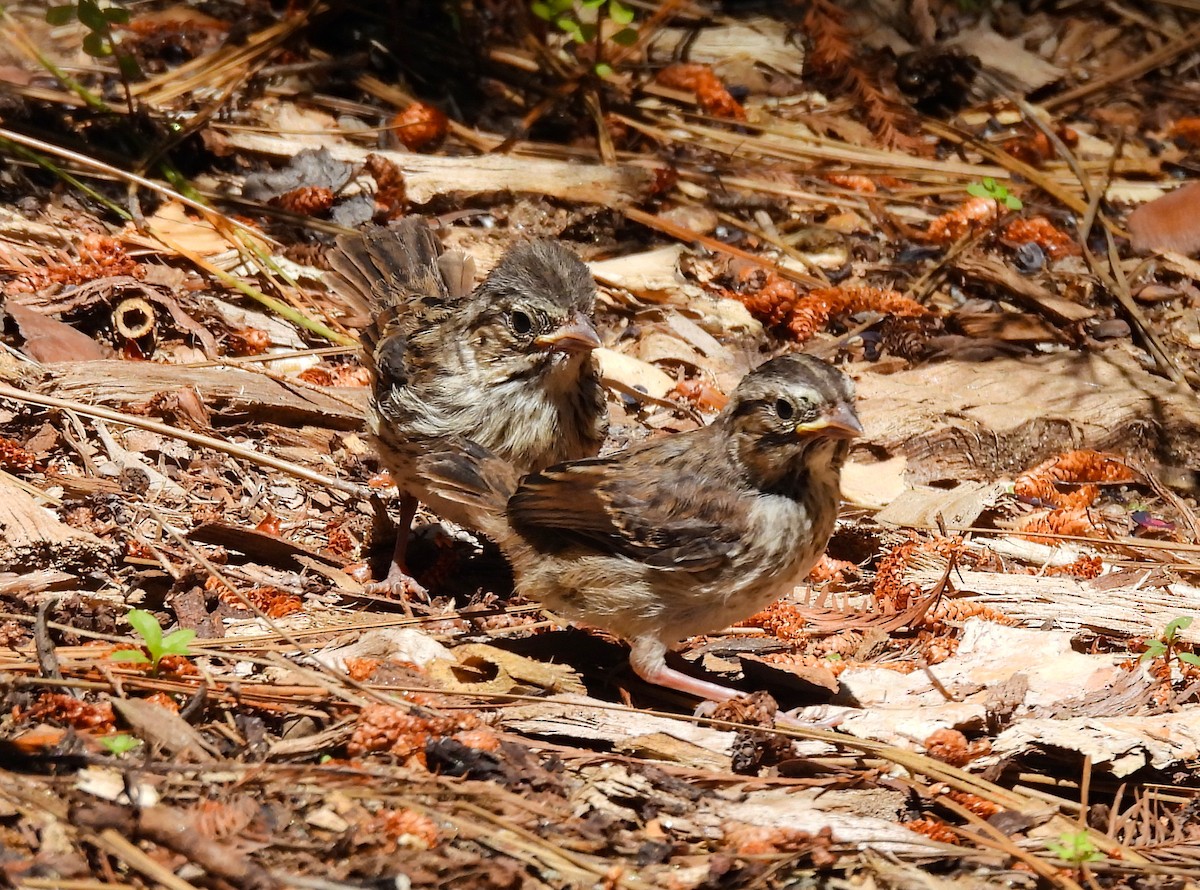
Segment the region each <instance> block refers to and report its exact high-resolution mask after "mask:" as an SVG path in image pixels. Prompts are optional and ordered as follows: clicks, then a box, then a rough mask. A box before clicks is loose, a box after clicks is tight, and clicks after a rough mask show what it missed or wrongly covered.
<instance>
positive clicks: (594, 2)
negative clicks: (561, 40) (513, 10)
mask: <svg viewBox="0 0 1200 890" xmlns="http://www.w3.org/2000/svg"><path fill="white" fill-rule="evenodd" d="M529 11H530V12H532V13H533V14H534V15H535V16H537V17H538V18H539V19H541V20H542V21H544V22H550V24H552V25H554V27H556V28H558V30H560V31H562V32H563V33H564V34H566V35H567V36H568V37H570V38H571V39H572V40H573V41H575V42H576V43H581V44H582V43H592V42H593V41H595V42H596V44H597V46H596V48H597V58H598V59H599V50H600V45H599V35H600V25H601V22H602V21H603V20H604V19H605V18H610V19H612V20H613V21H614V22H616V23H617V24H618V25H621V26H622V27H621V29H620V30H619V31H614V32H613V33H612V34H610V35H609V36H608V38H607V39H608V40H610V41H612V42H613V43H615V44H617V45H618V46H632V45H633V44H635V43H637V39H638V32H637V28H634V27H631V25H632V24H633V10H632V9H630V8H629V7H628V6H626V5H625V4H624V3H621V2H620V0H533V2H531V3H530V4H529ZM593 70H594V71H595V72H596V73H597V74H598V75H600V76H601V77H607V76H608V75H610V74H612V73H613V69H612V66H611V65H609V64H608V63H607V62H605V61H603V60H602V59H600V60H598V61H597V62H596V66H595V68H594V69H593Z"/></svg>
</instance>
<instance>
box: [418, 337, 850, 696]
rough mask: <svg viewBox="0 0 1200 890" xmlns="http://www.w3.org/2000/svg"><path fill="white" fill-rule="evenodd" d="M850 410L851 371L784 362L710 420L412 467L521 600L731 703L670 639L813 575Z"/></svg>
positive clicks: (761, 373)
mask: <svg viewBox="0 0 1200 890" xmlns="http://www.w3.org/2000/svg"><path fill="white" fill-rule="evenodd" d="M853 403H854V389H853V385H852V384H851V382H850V380H849V378H847V377H846V375H845V374H843V373H842V372H841V371H838V370H837V369H835V368H834V367H832V366H831V365H829V364H826V363H825V362H823V361H821V360H819V359H816V358H813V357H812V356H808V355H798V354H797V355H786V356H781V357H779V358H776V359H773V360H771V361H769V362H767V363H765V364H764V365H762V366H760V367H759V368H758V369H757V370H755V371H753V372H752V373H750V374H748V375H747V376H746V377H745V378H744V379H743V380H742V382H741V383H740V384H739V385H738V387H737V390H736V391H735V392H734V394H733V398H732V399H731V401H730V403H729V405H728V406H727V407H726V408H725V410H724V411H723V412H722V413H721V414H720V415H719V416H718V417H717V418H716V419H715V420H714V421H713V423H712V424H711V425H709V426H707V427H704V428H702V429H698V430H694V431H691V432H685V433H680V434H678V435H675V436H671V437H668V438H665V439H658V440H655V441H652V442H649V443H644V444H642V445H640V446H636V447H634V448H630V449H629V450H628V451H625V452H622V453H619V454H615V455H612V456H611V457H607V458H603V459H600V458H594V459H588V460H578V461H572V462H567V463H562V464H558V465H556V466H552V467H549V468H548V469H545V470H542V471H541V472H539V473H535V474H533V475H531V476H527V477H525V478H524V479H521V478H520V472H519V471H518V470H517V469H516V468H514V467H513V466H512V465H511V464H509V463H507V462H506V461H504V460H502V459H500V458H499V457H497V456H496V455H494V454H492V453H490V452H489V451H487V450H486V449H484V448H482V447H480V446H479V445H478V444H475V443H472V442H464V441H460V442H449V441H447V442H445V443H444V444H445V447H443V448H442V449H441V450H440V451H436V452H430V453H428V454H426V455H423V456H422V458H421V459H420V460H419V461H418V464H417V474H418V475H419V476H421V477H422V478H423V479H424V480H425V481H426V484H427V486H428V487H429V488H431V489H434V490H436V491H438V493H439V495H440V496H441V497H443V498H446V499H453V500H457V501H459V502H460V503H461V504H462V505H463V507H464V509H465V510H466V511H467V512H468V513H469V514H470V516H471V522H472V524H473V525H474V526H475V527H477V528H479V529H480V530H481V531H483V533H484V534H486V535H488V536H489V537H491V538H492V539H493V540H495V541H496V542H497V543H498V544H499V545H500V547H501V549H502V550H503V551H504V554H505V556H506V557H507V558H508V560H509V561H510V562H511V563H512V566H513V570H514V574H515V576H516V579H517V589H518V590H519V591H520V592H521V593H522V594H524V595H525V596H528V597H530V598H532V599H535V600H538V601H539V602H541V603H543V604H545V605H546V606H547V607H548V608H549V609H550V610H551V611H552V612H555V613H557V614H559V615H561V616H563V617H565V618H569V619H574V620H578V621H580V622H583V623H586V624H592V625H596V626H598V627H602V628H605V629H607V630H610V631H614V632H616V633H618V634H620V635H622V636H623V637H625V638H626V639H628V640H629V641H630V642H631V644H632V652H631V654H630V661H631V663H632V666H633V669H634V670H635V671H636V672H637V673H638V674H639V675H640V676H641V677H642V678H644V679H645V680H647V681H649V682H651V683H657V684H659V685H662V686H668V687H671V688H674V689H678V690H681V691H684V692H689V693H692V694H694V695H697V696H700V697H702V698H711V699H717V700H725V699H729V698H733V697H735V696H737V695H738V694H739V693H737V692H735V691H734V690H732V689H729V688H726V687H724V686H720V685H717V684H715V683H711V682H707V681H704V680H700V679H696V678H693V677H690V676H688V675H686V674H683V673H681V672H679V671H677V670H674V669H672V668H669V667H667V665H666V662H665V656H666V652H667V647H668V646H669V645H670V644H673V643H675V642H677V641H678V640H680V639H683V638H685V637H689V636H693V635H695V634H700V633H710V632H712V631H714V630H719V629H721V628H723V627H725V626H727V625H728V624H730V623H731V622H734V621H737V620H740V619H742V618H744V617H746V616H747V615H750V614H752V613H754V612H756V611H758V610H759V609H761V608H762V607H764V606H765V605H767V604H768V603H769V602H771V601H772V600H773V599H775V598H776V597H777V596H778V595H779V594H780V593H782V592H784V591H786V590H788V589H790V587H791V586H792V585H794V584H797V583H799V582H801V581H802V580H803V579H804V577H805V575H806V574H807V573H808V571H809V569H810V568H811V567H812V566H813V564H814V563H815V562H816V560H817V559H818V558H819V557H820V555H821V553H822V551H823V550H824V549H825V545H826V543H827V542H828V540H829V536H830V534H831V533H832V532H833V527H834V522H835V520H836V518H837V513H838V503H839V497H840V495H839V482H840V475H841V468H842V463H843V462H844V460H845V458H846V454H847V452H848V450H849V442H848V440H849V439H851V438H853V437H855V436H858V435H860V434H861V433H862V426H861V425H860V424H859V421H858V417H857V415H856V414H855V411H854V404H853Z"/></svg>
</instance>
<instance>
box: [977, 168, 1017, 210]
mask: <svg viewBox="0 0 1200 890" xmlns="http://www.w3.org/2000/svg"><path fill="white" fill-rule="evenodd" d="M967 194H968V195H974V196H975V197H976V198H991V199H992V200H993V201H995V202H996V203H997V204H1003V205H1004V206H1005V207H1007V208H1008V209H1009V210H1020V209H1021V208H1022V207H1024V206H1025V205H1024V204H1022V203H1021V199H1020V198H1018V197H1017V196H1016V195H1014V194H1011V193H1010V192H1009V190H1008V189H1006V188H1005V187H1004V186H1003V185H1001V184H1000V183H998V182H996V180H994V179H992V177H990V176H985V177H984V178H983V181H982V182H973V183H971V184H970V185H969V186H967Z"/></svg>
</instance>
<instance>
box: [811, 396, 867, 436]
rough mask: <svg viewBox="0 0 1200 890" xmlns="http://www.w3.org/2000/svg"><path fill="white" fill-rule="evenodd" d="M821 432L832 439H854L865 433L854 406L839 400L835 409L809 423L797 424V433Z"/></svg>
mask: <svg viewBox="0 0 1200 890" xmlns="http://www.w3.org/2000/svg"><path fill="white" fill-rule="evenodd" d="M805 433H820V434H821V435H822V436H828V437H829V438H831V439H854V438H857V437H858V436H861V435H862V434H863V428H862V424H861V423H860V422H859V420H858V415H857V414H855V413H854V406H853V405H849V404H847V403H846V402H838V403H837V404H836V405H834V406H833V409H832V410H830V411H827V412H826V413H825V414H824V415H822V416H821V417H818V418H817V419H816V420H813V421H810V422H808V423H798V424H796V435H797V436H803V435H804V434H805Z"/></svg>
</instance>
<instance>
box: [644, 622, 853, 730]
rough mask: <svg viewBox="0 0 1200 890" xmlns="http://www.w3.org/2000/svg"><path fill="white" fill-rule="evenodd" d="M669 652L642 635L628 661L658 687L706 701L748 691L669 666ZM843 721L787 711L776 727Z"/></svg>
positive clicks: (702, 709)
mask: <svg viewBox="0 0 1200 890" xmlns="http://www.w3.org/2000/svg"><path fill="white" fill-rule="evenodd" d="M666 655H667V647H666V646H665V645H664V644H663V643H662V642H661V641H660V640H657V639H655V638H653V637H641V638H639V639H637V640H634V641H633V649H632V651H631V652H630V653H629V663H630V665H631V666H632V667H633V670H634V673H636V674H637V675H638V676H639V677H641V678H642V679H643V680H645V681H646V682H647V683H653V684H654V685H655V686H665V687H666V688H668V689H675V690H677V691H679V692H686V693H687V694H688V695H694V696H696V697H697V698H702V699H704V700H705V701H709V702H715V701H729V700H731V699H735V698H742V697H743V696H745V695H747V694H748V693H745V692H740V691H738V690H737V689H731V688H730V687H728V686H722V685H721V684H719V683H709V682H708V681H707V680H698V679H696V678H695V677H689V676H688V675H687V674H685V673H682V672H681V671H677V670H675V669H674V668H669V667H667V663H666ZM711 707H713V706H712V705H708V706H707V707H706V706H705V705H701V706H700V707H699V708H698V709H697V711H696V713H697V715H698V716H702V717H707V716H710V712H709V713H706V712H708V711H709V709H710V708H711ZM840 722H841V717H835V718H834V719H832V720H827V721H822V722H813V723H810V722H805V721H800V720H793V719H792V718H791V717H788V716H786V715H784V714H779V715H777V716H776V718H775V725H776V726H781V727H785V728H787V727H790V728H792V729H832V728H833V727H835V726H837V725H838V723H840Z"/></svg>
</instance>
